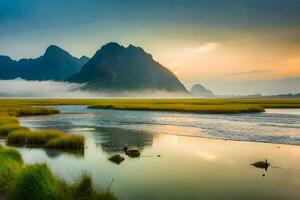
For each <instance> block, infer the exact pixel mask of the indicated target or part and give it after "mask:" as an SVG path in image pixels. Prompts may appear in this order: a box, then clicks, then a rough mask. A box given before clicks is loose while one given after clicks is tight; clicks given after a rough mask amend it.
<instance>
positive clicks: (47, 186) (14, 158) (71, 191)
mask: <svg viewBox="0 0 300 200" xmlns="http://www.w3.org/2000/svg"><path fill="white" fill-rule="evenodd" d="M0 195H1V196H0V197H1V198H5V199H7V200H24V199H26V200H74V199H76V200H116V197H115V196H114V195H113V194H112V193H111V192H110V191H101V190H98V189H96V187H95V186H94V184H93V181H92V178H91V176H89V175H87V174H83V176H81V177H80V178H79V179H78V180H77V181H76V182H75V183H74V184H68V183H66V182H65V181H63V180H61V179H59V178H58V177H56V176H54V175H53V174H52V172H51V171H50V169H49V168H48V166H47V165H46V164H34V165H28V166H26V165H23V161H22V157H21V155H20V153H19V152H18V151H17V150H15V149H11V148H6V147H2V146H0Z"/></svg>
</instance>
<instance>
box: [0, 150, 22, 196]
mask: <svg viewBox="0 0 300 200" xmlns="http://www.w3.org/2000/svg"><path fill="white" fill-rule="evenodd" d="M0 163H1V164H0V193H3V194H7V193H8V192H9V190H10V188H11V187H12V185H13V183H14V181H15V179H16V177H17V175H18V174H19V172H20V171H21V169H22V164H21V163H20V162H19V161H17V160H15V159H12V158H10V157H7V156H0Z"/></svg>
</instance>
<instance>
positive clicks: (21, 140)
mask: <svg viewBox="0 0 300 200" xmlns="http://www.w3.org/2000/svg"><path fill="white" fill-rule="evenodd" d="M63 135H64V133H63V132H61V131H58V130H40V131H30V130H18V131H13V132H11V133H10V134H9V135H8V138H7V142H8V144H10V145H22V146H24V145H28V146H45V145H46V144H47V143H48V142H49V140H51V139H54V138H57V137H62V136H63Z"/></svg>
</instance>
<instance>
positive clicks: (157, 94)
mask: <svg viewBox="0 0 300 200" xmlns="http://www.w3.org/2000/svg"><path fill="white" fill-rule="evenodd" d="M84 85H85V84H77V83H68V82H57V81H27V80H24V79H20V78H18V79H14V80H0V98H117V97H141V98H168V97H170V98H172V97H186V94H182V93H170V92H166V91H159V90H147V91H139V92H131V91H130V92H126V91H124V92H118V93H113V92H92V91H87V90H82V88H83V86H84Z"/></svg>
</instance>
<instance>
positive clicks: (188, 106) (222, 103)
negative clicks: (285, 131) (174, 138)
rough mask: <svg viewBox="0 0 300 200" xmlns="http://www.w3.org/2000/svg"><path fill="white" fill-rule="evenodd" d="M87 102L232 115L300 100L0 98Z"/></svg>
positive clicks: (293, 104)
mask: <svg viewBox="0 0 300 200" xmlns="http://www.w3.org/2000/svg"><path fill="white" fill-rule="evenodd" d="M7 103H9V105H18V106H59V105H87V106H89V107H90V108H100V109H120V110H154V111H176V112H192V113H213V114H224V113H227V114H230V113H232V114H236V113H257V112H263V111H264V109H265V108H300V99H9V100H8V99H2V100H0V105H2V104H4V105H5V104H7Z"/></svg>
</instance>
